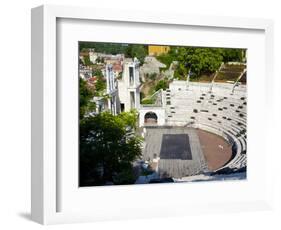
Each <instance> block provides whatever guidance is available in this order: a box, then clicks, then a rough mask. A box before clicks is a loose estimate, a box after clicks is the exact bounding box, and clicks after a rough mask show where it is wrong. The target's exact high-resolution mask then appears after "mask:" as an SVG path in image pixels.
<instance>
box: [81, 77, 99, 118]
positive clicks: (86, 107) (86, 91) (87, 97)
mask: <svg viewBox="0 0 281 230" xmlns="http://www.w3.org/2000/svg"><path fill="white" fill-rule="evenodd" d="M79 94H80V96H79V117H80V119H82V118H83V117H84V116H85V115H86V114H87V113H88V112H91V111H93V110H95V106H96V105H95V103H94V102H92V98H93V96H94V92H93V91H92V90H91V89H90V88H89V87H88V86H87V82H86V81H85V80H83V79H82V78H79Z"/></svg>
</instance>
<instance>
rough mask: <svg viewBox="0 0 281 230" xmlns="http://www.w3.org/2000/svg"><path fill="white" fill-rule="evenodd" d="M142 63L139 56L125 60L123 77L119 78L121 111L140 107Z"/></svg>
mask: <svg viewBox="0 0 281 230" xmlns="http://www.w3.org/2000/svg"><path fill="white" fill-rule="evenodd" d="M139 68H140V64H139V61H138V59H137V58H134V60H129V59H127V60H125V62H124V68H123V75H122V79H121V80H118V95H119V100H120V110H121V112H123V111H124V112H129V111H130V110H131V109H139V108H140V85H141V84H140V74H139Z"/></svg>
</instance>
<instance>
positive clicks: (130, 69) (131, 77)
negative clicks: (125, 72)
mask: <svg viewBox="0 0 281 230" xmlns="http://www.w3.org/2000/svg"><path fill="white" fill-rule="evenodd" d="M129 79H130V85H133V84H134V83H135V82H134V67H129Z"/></svg>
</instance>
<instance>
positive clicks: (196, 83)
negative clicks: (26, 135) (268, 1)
mask: <svg viewBox="0 0 281 230" xmlns="http://www.w3.org/2000/svg"><path fill="white" fill-rule="evenodd" d="M272 31H273V25H272V22H271V21H270V20H265V19H241V18H229V17H208V16H204V17H202V16H200V17H199V16H190V15H163V14H155V12H153V14H152V13H151V12H132V11H131V12H126V11H124V12H120V11H115V10H102V9H90V8H77V7H63V6H41V7H38V8H34V9H33V10H32V219H33V220H35V221H37V222H40V223H42V224H54V223H65V222H79V221H95V220H106V219H124V218H142V217H151V216H155V217H156V216H163V217H164V216H173V215H186V214H189V213H208V212H216V211H218V212H219V211H222V210H223V211H224V212H225V211H232V212H233V211H243V210H261V209H267V208H270V206H271V191H272V189H271V187H272V178H271V176H270V158H269V156H270V154H271V153H270V151H269V149H270V138H269V137H268V135H267V133H268V130H270V128H271V125H270V113H269V112H268V111H270V110H271V109H272V107H273V98H272V95H271V94H272V92H271V90H270V89H271V87H272V84H273V77H272V76H273V74H272V73H273V70H272V69H273V68H272V57H273V42H272ZM265 78H266V79H267V80H266V81H265ZM268 79H270V80H268ZM261 108H266V109H261ZM257 124H263V125H260V126H259V132H257V131H256V125H257ZM256 143H264V144H262V145H256ZM261 168H263V170H260V169H261Z"/></svg>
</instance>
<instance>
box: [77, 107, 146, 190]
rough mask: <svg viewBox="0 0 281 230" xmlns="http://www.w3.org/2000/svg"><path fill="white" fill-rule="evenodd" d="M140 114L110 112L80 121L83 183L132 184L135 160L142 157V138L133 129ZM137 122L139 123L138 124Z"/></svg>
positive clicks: (88, 184)
mask: <svg viewBox="0 0 281 230" xmlns="http://www.w3.org/2000/svg"><path fill="white" fill-rule="evenodd" d="M135 121H136V114H135V113H134V112H132V113H122V114H121V115H118V116H114V115H112V114H110V113H108V112H103V113H100V114H98V115H96V116H91V117H86V118H84V119H83V120H82V121H81V123H80V185H81V186H90V185H103V184H105V183H107V182H112V183H114V184H132V183H134V181H135V179H136V178H135V176H134V174H133V165H132V163H133V162H134V161H135V160H136V159H138V158H139V157H140V156H141V142H142V139H141V137H138V136H136V135H135V134H134V132H132V130H133V127H132V125H133V123H135ZM134 125H135V124H134Z"/></svg>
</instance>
